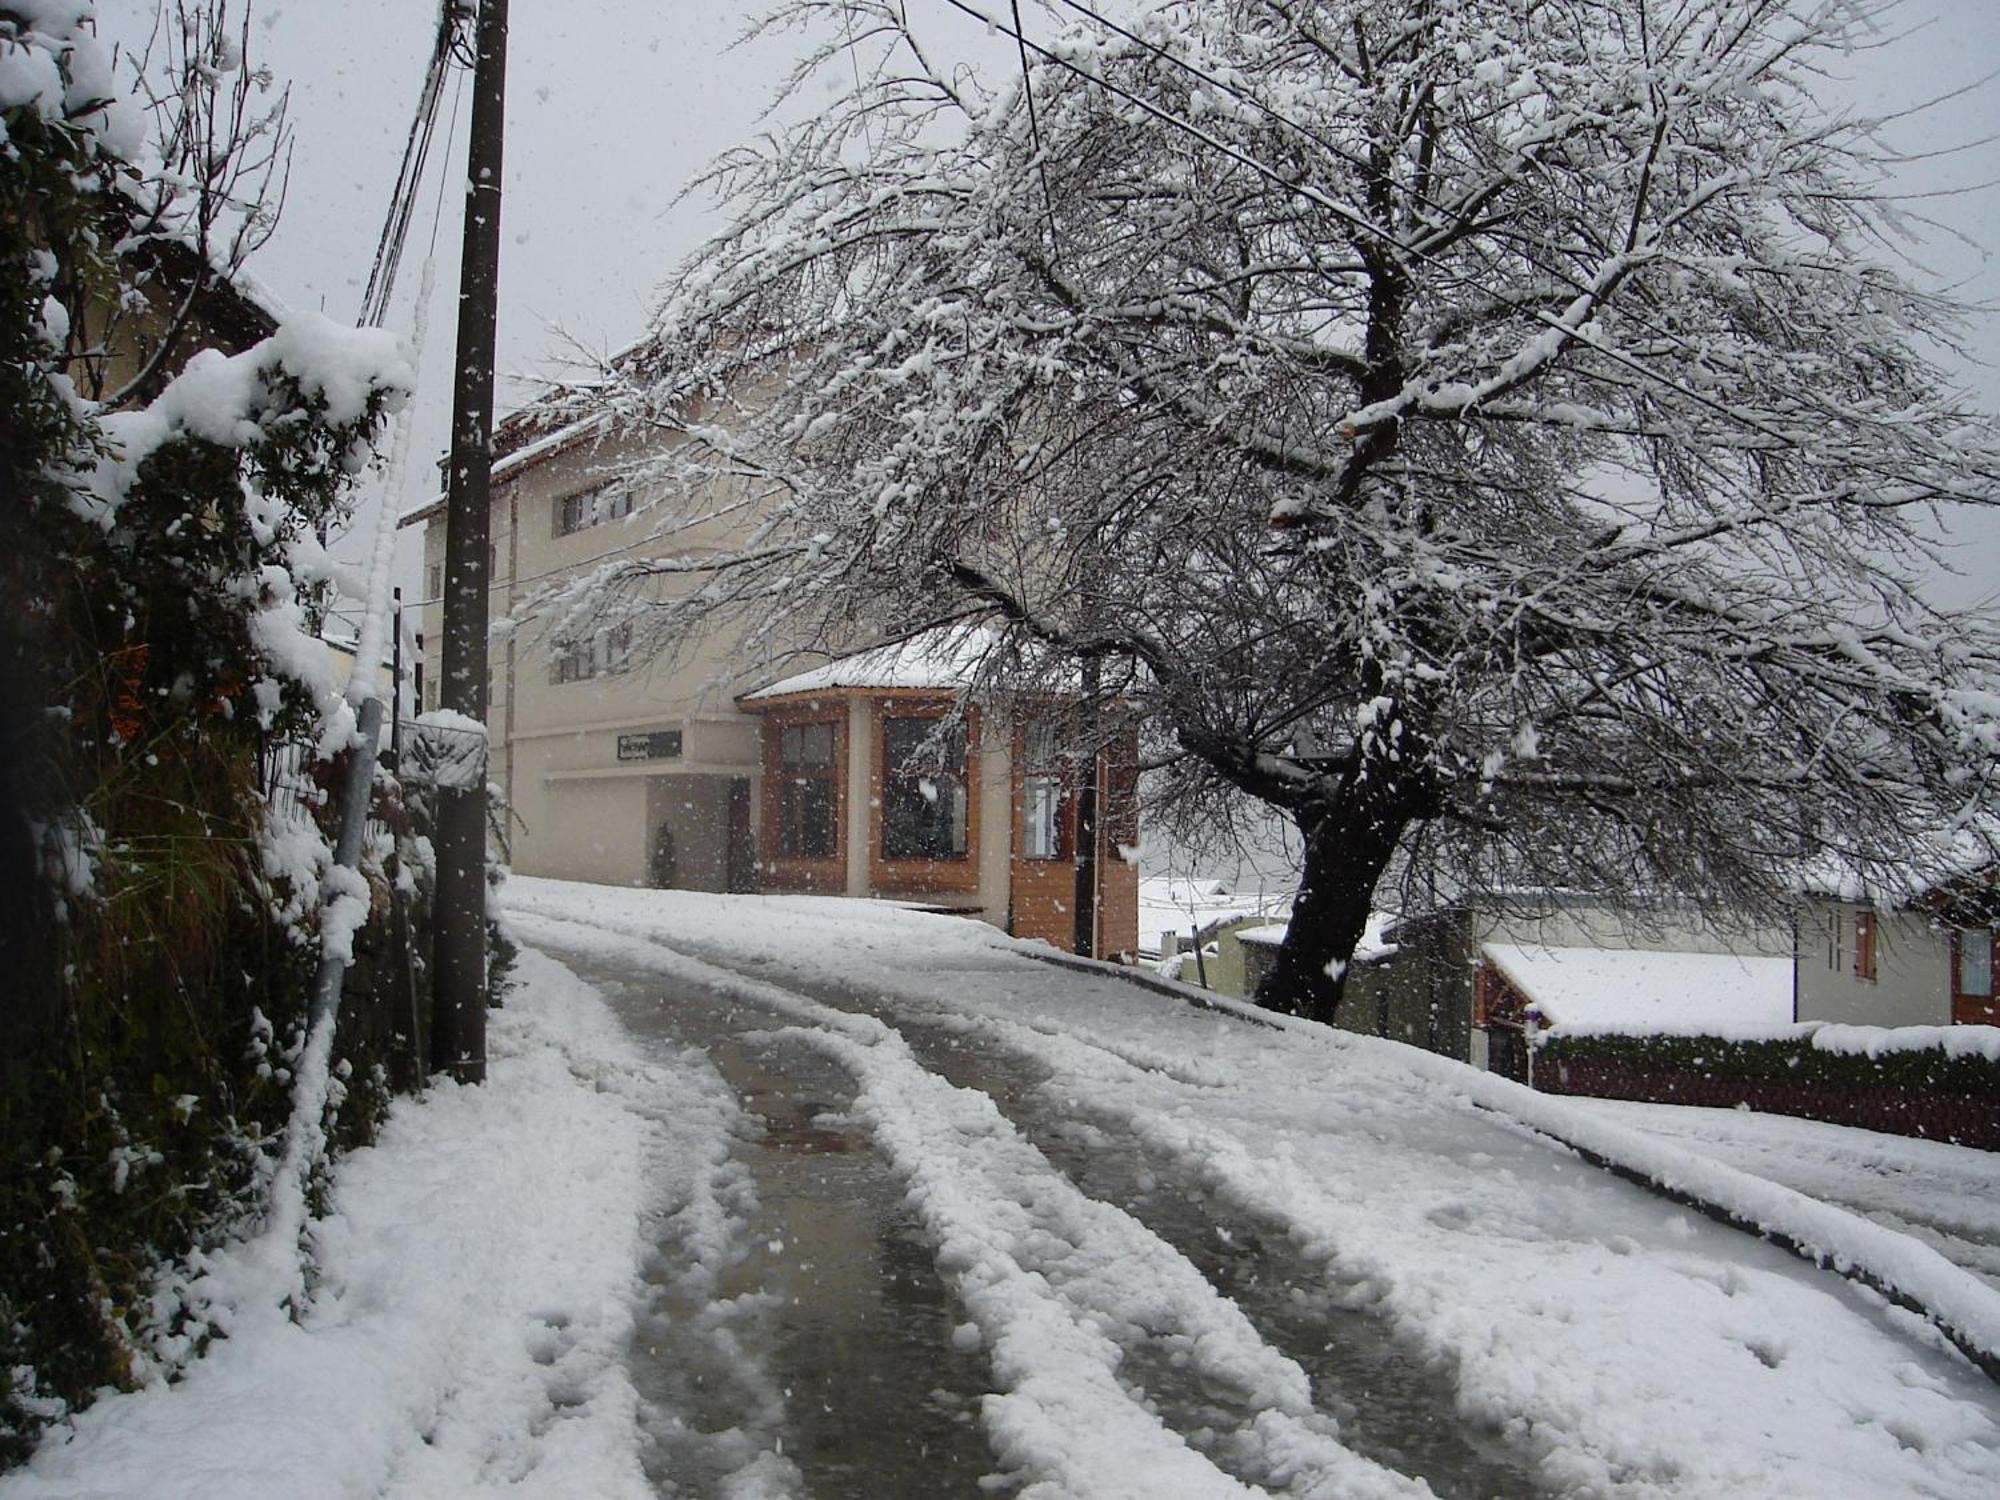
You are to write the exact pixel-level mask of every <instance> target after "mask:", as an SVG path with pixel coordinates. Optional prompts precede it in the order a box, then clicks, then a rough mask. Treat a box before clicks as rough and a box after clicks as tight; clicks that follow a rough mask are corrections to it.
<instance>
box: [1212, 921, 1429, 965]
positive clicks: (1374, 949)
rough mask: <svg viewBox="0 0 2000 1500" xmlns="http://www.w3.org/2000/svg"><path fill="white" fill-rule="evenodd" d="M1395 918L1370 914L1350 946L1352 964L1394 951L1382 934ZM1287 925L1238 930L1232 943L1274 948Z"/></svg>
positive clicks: (1286, 930)
mask: <svg viewBox="0 0 2000 1500" xmlns="http://www.w3.org/2000/svg"><path fill="white" fill-rule="evenodd" d="M1395 920H1396V919H1395V918H1394V917H1393V916H1391V915H1390V914H1389V913H1388V912H1385V911H1371V912H1370V913H1369V914H1368V925H1367V926H1366V927H1365V928H1363V929H1362V932H1361V941H1360V942H1358V943H1356V944H1355V945H1354V961H1355V962H1356V963H1358V964H1370V963H1375V962H1377V961H1379V960H1381V959H1385V958H1389V957H1391V956H1393V955H1394V954H1395V952H1396V945H1395V944H1394V943H1392V942H1390V941H1389V940H1388V938H1387V937H1386V936H1385V934H1386V933H1387V932H1388V930H1389V926H1390V924H1391V923H1393V922H1394V921H1395ZM1291 928H1292V924H1291V923H1290V922H1273V923H1271V924H1270V925H1269V926H1265V927H1244V928H1240V929H1238V931H1237V933H1236V941H1237V942H1239V943H1248V944H1249V945H1250V946H1251V947H1253V948H1275V947H1277V946H1278V945H1279V944H1281V943H1283V942H1284V940H1285V934H1286V933H1287V932H1289V931H1291Z"/></svg>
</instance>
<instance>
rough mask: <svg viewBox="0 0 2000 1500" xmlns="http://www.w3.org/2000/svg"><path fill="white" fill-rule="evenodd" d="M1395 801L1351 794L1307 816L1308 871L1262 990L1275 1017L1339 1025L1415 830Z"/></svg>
mask: <svg viewBox="0 0 2000 1500" xmlns="http://www.w3.org/2000/svg"><path fill="white" fill-rule="evenodd" d="M1400 804H1401V799H1399V798H1396V797H1394V796H1380V795H1375V796H1370V795H1367V794H1366V793H1363V794H1362V795H1359V796H1355V795H1352V794H1351V792H1350V794H1349V795H1346V796H1342V797H1340V798H1338V799H1336V800H1335V801H1334V803H1333V804H1332V805H1330V806H1329V805H1325V804H1322V805H1321V806H1319V807H1317V808H1314V809H1312V810H1311V811H1305V812H1301V813H1300V814H1299V819H1298V821H1299V831H1300V832H1301V833H1302V834H1304V836H1305V867H1304V870H1303V872H1302V874H1301V877H1300V882H1299V895H1298V899H1297V900H1296V901H1295V902H1293V904H1292V920H1291V925H1290V926H1289V927H1288V928H1286V930H1285V941H1284V942H1283V944H1281V945H1280V947H1279V949H1278V957H1277V960H1276V961H1275V962H1274V963H1273V964H1272V966H1271V968H1270V970H1269V971H1268V972H1267V973H1266V974H1265V975H1264V978H1263V979H1262V981H1261V982H1259V984H1258V986H1257V994H1256V997H1255V998H1256V1001H1257V1003H1258V1004H1259V1005H1261V1006H1263V1007H1265V1008H1266V1009H1267V1010H1276V1011H1282V1012H1284V1013H1285V1014H1287V1015H1294V1016H1305V1017H1306V1018H1308V1019H1309V1020H1314V1021H1323V1022H1327V1023H1329V1024H1331V1022H1332V1021H1333V1018H1334V1016H1335V1015H1336V1014H1337V1013H1338V1011H1339V1009H1340V1000H1341V996H1342V995H1344V994H1345V993H1346V991H1347V971H1348V965H1349V964H1350V963H1351V962H1352V961H1353V958H1354V950H1355V948H1356V947H1357V946H1359V944H1360V942H1361V935H1362V933H1363V932H1364V931H1365V930H1366V929H1367V926H1368V913H1369V911H1370V910H1371V908H1372V906H1373V902H1374V898H1375V886H1376V882H1378V881H1379V880H1380V879H1381V878H1382V872H1383V871H1384V870H1385V869H1387V868H1388V865H1389V859H1390V856H1391V855H1393V854H1394V853H1395V851H1396V844H1397V842H1398V841H1399V840H1400V839H1401V838H1402V835H1403V830H1404V828H1405V827H1407V826H1408V824H1409V820H1410V814H1409V813H1408V812H1407V811H1405V810H1404V809H1403V808H1402V806H1401V805H1400Z"/></svg>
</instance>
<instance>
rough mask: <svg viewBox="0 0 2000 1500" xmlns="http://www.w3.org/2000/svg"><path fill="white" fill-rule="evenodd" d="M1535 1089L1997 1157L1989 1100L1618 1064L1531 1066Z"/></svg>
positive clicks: (1999, 1132) (1578, 1060)
mask: <svg viewBox="0 0 2000 1500" xmlns="http://www.w3.org/2000/svg"><path fill="white" fill-rule="evenodd" d="M1535 1087H1536V1088H1537V1089H1539V1090H1540V1091H1542V1092H1543V1093H1549V1094H1583V1095H1589V1096H1591V1097H1594V1098H1599V1099H1638V1100H1643V1101H1646V1102H1648V1103H1653V1104H1699V1105H1707V1106H1709V1107H1711V1108H1716V1109H1732V1108H1735V1107H1736V1106H1738V1105H1748V1106H1749V1107H1750V1108H1751V1109H1754V1110H1758V1111H1760V1112H1762V1113H1765V1114H1774V1115H1797V1116H1798V1117H1800V1118H1801V1119H1806V1120H1824V1121H1826V1122H1828V1123H1829V1124H1834V1125H1858V1126H1860V1127H1861V1128H1863V1129H1865V1130H1880V1131H1883V1132H1885V1133H1887V1134H1890V1135H1911V1136H1921V1137H1923V1138H1925V1139H1927V1140H1934V1141H1951V1142H1953V1143H1954V1144H1957V1145H1960V1146H1977V1147H1980V1148H1981V1149H1982V1150H1986V1151H2000V1105H1996V1104H1995V1102H1994V1101H1993V1100H1992V1099H1976V1098H1968V1097H1966V1096H1964V1095H1958V1094H1937V1093H1926V1092H1919V1091H1917V1090H1914V1089H1897V1088H1865V1087H1839V1086H1836V1085H1833V1084H1818V1083H1814V1084H1800V1083H1789V1082H1786V1081H1785V1080H1783V1079H1778V1078H1736V1077H1729V1076H1727V1075H1720V1076H1718V1075H1711V1074H1705V1073H1688V1072H1681V1071H1676V1070H1672V1069H1666V1068H1648V1067H1641V1066H1638V1065H1636V1064H1634V1063H1629V1062H1626V1061H1624V1060H1622V1059H1617V1058H1604V1057H1575V1058H1566V1059H1564V1060H1562V1061H1561V1062H1560V1063H1553V1062H1549V1061H1545V1060H1544V1059H1542V1058H1539V1057H1538V1058H1536V1060H1535Z"/></svg>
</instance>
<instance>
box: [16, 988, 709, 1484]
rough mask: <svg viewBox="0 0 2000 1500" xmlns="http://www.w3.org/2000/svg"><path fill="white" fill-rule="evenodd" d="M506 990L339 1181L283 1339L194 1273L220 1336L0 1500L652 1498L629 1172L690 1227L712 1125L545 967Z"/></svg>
mask: <svg viewBox="0 0 2000 1500" xmlns="http://www.w3.org/2000/svg"><path fill="white" fill-rule="evenodd" d="M519 972H520V974H521V979H522V983H521V985H520V987H519V989H518V990H517V991H516V992H515V993H514V994H513V995H512V996H511V997H510V999H509V1002H508V1004H507V1006H506V1008H505V1009H502V1010H498V1011H495V1012H494V1013H493V1018H492V1029H491V1035H490V1046H491V1073H490V1078H491V1081H490V1082H489V1083H488V1084H487V1085H485V1086H484V1087H477V1088H475V1087H463V1086H460V1085H457V1084H454V1083H451V1082H449V1081H440V1082H437V1083H434V1084H433V1085H432V1086H431V1088H430V1090H429V1092H428V1093H426V1094H425V1095H423V1096H421V1097H420V1098H417V1099H411V1100H402V1101H399V1102H398V1103H397V1104H396V1106H395V1107H394V1109H393V1110H392V1112H391V1114H390V1117H389V1120H388V1122H387V1124H386V1126H385V1128H384V1129H383V1132H382V1135H381V1139H380V1140H379V1142H378V1143H377V1144H376V1145H375V1146H373V1147H370V1148H368V1149H365V1150H362V1151H358V1152H356V1153H354V1154H353V1155H352V1156H350V1157H348V1158H346V1159H345V1160H343V1161H342V1162H340V1163H339V1164H338V1166H337V1169H336V1176H335V1180H334V1185H333V1197H332V1209H331V1212H330V1214H329V1215H328V1217H327V1218H326V1219H325V1220H323V1221H321V1222H320V1223H318V1224H317V1225H316V1226H314V1230H313V1237H314V1241H315V1248H316V1260H317V1266H318V1278H319V1285H318V1290H317V1293H316V1295H315V1297H314V1299H313V1301H312V1304H311V1305H310V1306H309V1307H308V1308H307V1309H306V1311H305V1313H304V1315H303V1316H302V1318H301V1319H300V1320H299V1321H297V1322H293V1321H290V1320H288V1319H287V1318H286V1317H285V1316H284V1315H283V1313H282V1312H281V1311H280V1310H279V1309H277V1308H275V1307H272V1306H269V1305H260V1304H257V1303H254V1302H247V1301H244V1300H242V1298H243V1296H244V1295H245V1293H246V1289H247V1288H248V1287H252V1286H254V1285H256V1282H257V1278H256V1277H255V1276H254V1274H251V1272H250V1269H249V1268H247V1267H246V1266H245V1265H244V1264H243V1263H242V1259H241V1257H240V1255H239V1254H237V1253H236V1252H232V1251H223V1252H221V1253H218V1254H216V1255H215V1256H213V1257H212V1258H211V1260H210V1261H209V1263H208V1266H207V1268H206V1274H205V1276H204V1277H203V1280H202V1282H201V1283H199V1284H198V1286H197V1287H196V1291H197V1292H198V1293H200V1294H202V1295H205V1296H206V1298H207V1299H208V1300H209V1301H210V1303H211V1304H212V1313H211V1316H213V1317H214V1319H215V1321H216V1322H217V1323H218V1324H219V1325H220V1326H221V1327H222V1328H223V1330H224V1332H225V1333H226V1335H227V1337H226V1338H225V1339H224V1340H222V1341H220V1342H218V1343H217V1344H215V1345H214V1346H213V1348H212V1349H211V1351H210V1352H209V1354H208V1355H207V1357H205V1358H204V1359H201V1360H199V1361H197V1362H195V1364H194V1365H192V1366H191V1367H190V1369H189V1371H188V1374H187V1377H186V1378H185V1379H184V1380H183V1381H182V1382H180V1383H179V1384H177V1385H173V1386H165V1385H162V1386H157V1387H154V1388H151V1389H147V1390H143V1391H140V1392H138V1393H136V1394H133V1395H127V1396H111V1397H107V1398H106V1399H104V1400H102V1401H100V1402H99V1403H98V1404H97V1405H96V1406H94V1407H93V1408H91V1409H90V1410H89V1411H87V1412H85V1413H83V1414H82V1416H80V1417H79V1418H78V1419H77V1420H76V1423H75V1427H74V1430H73V1431H72V1432H71V1433H70V1434H69V1435H68V1436H67V1437H52V1438H51V1439H50V1440H48V1441H47V1442H45V1443H44V1445H43V1447H42V1449H41V1450H40V1451H39V1452H38V1453H37V1454H36V1455H35V1457H34V1459H33V1460H32V1461H31V1463H30V1464H29V1465H28V1466H27V1467H26V1468H24V1469H22V1470H18V1471H16V1472H14V1473H13V1474H10V1475H7V1476H6V1477H5V1478H0V1496H5V1497H6V1500H31V1497H33V1500H41V1497H49V1500H54V1497H57V1496H61V1497H64V1500H130V1497H133V1496H140V1495H143V1496H146V1497H147V1500H182V1497H185V1500H236V1497H241V1500H268V1497H270V1496H273V1495H281V1494H282V1495H286V1496H290V1497H298V1500H320V1497H325V1500H334V1497H351V1496H356V1495H370V1496H384V1497H395V1500H455V1497H474V1496H496V1495H524V1494H532V1495H546V1496H571V1495H578V1496H583V1495H587V1496H591V1497H593V1500H620V1497H631V1500H641V1497H647V1496H651V1495H652V1493H653V1490H652V1487H651V1486H650V1485H649V1484H648V1483H647V1482H646V1480H645V1477H644V1475H643V1474H642V1473H641V1471H640V1468H639V1462H638V1457H637V1454H638V1398H637V1396H636V1394H635V1393H634V1391H633V1389H632V1387H631V1385H630V1383H629V1381H628V1379H627V1377H626V1374H625V1370H624V1365H623V1354H624V1347H625V1342H626V1339H627V1336H628V1334H629V1331H630V1326H631V1311H630V1309H631V1307H632V1304H633V1302H634V1299H635V1296H636V1290H637V1280H638V1270H639V1264H640V1254H641V1213H642V1210H643V1209H644V1208H645V1207H646V1206H647V1203H648V1199H649V1193H648V1187H647V1173H648V1171H649V1170H652V1171H655V1172H660V1171H664V1177H665V1180H664V1182H663V1183H661V1184H660V1185H659V1186H658V1189H657V1191H658V1192H659V1193H660V1194H663V1195H664V1196H663V1197H662V1198H658V1199H656V1200H655V1201H656V1202H657V1205H658V1206H659V1207H660V1208H661V1209H662V1210H664V1211H667V1212H670V1213H678V1212H683V1211H687V1210H688V1207H689V1205H690V1204H692V1205H695V1207H694V1208H693V1210H692V1211H693V1213H694V1214H695V1216H696V1217H697V1218H700V1217H701V1216H702V1214H703V1212H704V1210H703V1209H702V1208H701V1207H700V1206H699V1205H700V1201H701V1199H702V1195H703V1193H704V1192H705V1183H706V1173H707V1172H708V1170H709V1168H710V1166H711V1165H712V1164H713V1163H714V1162H715V1161H716V1160H717V1159H719V1156H721V1155H726V1154H727V1130H728V1128H729V1122H728V1120H727V1118H726V1114H725V1109H726V1101H724V1100H721V1099H719V1096H718V1093H717V1090H718V1089H719V1081H716V1082H709V1081H707V1080H705V1079H704V1077H703V1073H704V1071H705V1069H706V1065H705V1064H700V1063H697V1062H696V1061H694V1060H691V1059H683V1060H682V1061H681V1063H680V1064H678V1065H677V1067H675V1068H672V1069H664V1068H659V1067H652V1066H648V1065H647V1064H645V1063H644V1062H642V1061H641V1060H640V1058H639V1054H638V1053H637V1051H636V1050H635V1049H634V1047H633V1045H632V1044H631V1042H630V1041H629V1040H627V1039H626V1037H625V1036H624V1034H623V1033H622V1032H621V1031H620V1030H619V1028H618V1025H617V1022H616V1020H615V1019H614V1018H613V1017H612V1015H611V1014H610V1012H609V1011H608V1009H607V1008H606V1007H605V1005H604V1003H603V1001H602V999H601V998H600V997H599V996H598V995H597V994H596V993H595V992H594V991H592V990H590V989H589V988H587V987H586V986H584V985H583V984H581V983H580V982H579V981H577V980H576V979H575V978H574V976H572V975H570V974H569V973H568V971H566V970H565V969H563V968H562V967H561V966H559V965H557V964H555V963H554V962H552V961H550V960H548V959H545V958H543V957H541V956H540V955H538V954H535V953H532V952H529V953H524V954H523V955H522V957H521V967H520V971H519ZM708 1079H710V1080H712V1074H709V1075H708Z"/></svg>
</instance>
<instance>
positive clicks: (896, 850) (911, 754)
mask: <svg viewBox="0 0 2000 1500" xmlns="http://www.w3.org/2000/svg"><path fill="white" fill-rule="evenodd" d="M939 729H940V726H939V722H938V721H937V720H936V719H890V720H888V721H887V722H886V723H884V724H883V726H882V748H883V754H884V756H885V757H886V759H887V761H888V764H889V778H888V785H887V787H886V788H885V789H884V793H883V798H882V854H883V857H884V858H885V859H958V858H962V857H963V856H964V854H965V824H966V817H965V777H964V770H965V731H964V729H963V728H962V727H960V726H957V725H953V726H951V727H950V728H948V729H945V730H943V732H942V734H940V733H939ZM940 761H942V763H943V769H939V763H940Z"/></svg>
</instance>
